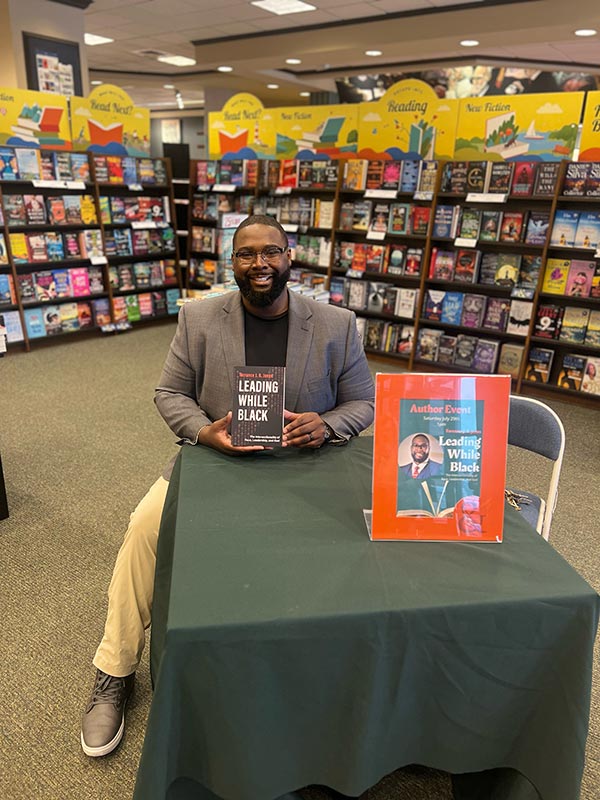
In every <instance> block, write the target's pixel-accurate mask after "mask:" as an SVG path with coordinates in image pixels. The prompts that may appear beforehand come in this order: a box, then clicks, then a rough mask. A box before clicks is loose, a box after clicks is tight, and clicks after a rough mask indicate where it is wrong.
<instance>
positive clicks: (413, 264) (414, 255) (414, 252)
mask: <svg viewBox="0 0 600 800" xmlns="http://www.w3.org/2000/svg"><path fill="white" fill-rule="evenodd" d="M422 262H423V248H422V247H409V248H407V250H406V263H405V265H404V274H405V275H410V276H417V275H420V273H421V264H422Z"/></svg>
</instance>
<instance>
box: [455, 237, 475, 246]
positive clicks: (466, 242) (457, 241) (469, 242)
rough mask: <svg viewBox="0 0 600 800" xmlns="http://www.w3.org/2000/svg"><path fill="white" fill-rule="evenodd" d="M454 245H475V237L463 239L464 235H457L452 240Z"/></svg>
mask: <svg viewBox="0 0 600 800" xmlns="http://www.w3.org/2000/svg"><path fill="white" fill-rule="evenodd" d="M454 247H477V239H465V238H464V236H457V237H456V239H455V240H454Z"/></svg>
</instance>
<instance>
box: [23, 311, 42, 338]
mask: <svg viewBox="0 0 600 800" xmlns="http://www.w3.org/2000/svg"><path fill="white" fill-rule="evenodd" d="M23 316H24V317H25V330H26V331H27V336H28V337H29V339H40V338H42V337H43V336H45V335H46V326H45V325H44V310H43V309H42V308H26V309H25V310H24V312H23Z"/></svg>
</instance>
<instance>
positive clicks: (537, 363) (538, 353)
mask: <svg viewBox="0 0 600 800" xmlns="http://www.w3.org/2000/svg"><path fill="white" fill-rule="evenodd" d="M553 360H554V350H551V349H550V348H548V347H532V348H531V349H530V350H529V354H528V356H527V364H526V365H525V380H527V381H535V382H536V383H549V382H550V371H551V370H552V362H553Z"/></svg>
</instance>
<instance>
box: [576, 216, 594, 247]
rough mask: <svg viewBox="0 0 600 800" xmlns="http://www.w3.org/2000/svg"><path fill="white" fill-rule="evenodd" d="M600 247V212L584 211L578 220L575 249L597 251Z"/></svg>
mask: <svg viewBox="0 0 600 800" xmlns="http://www.w3.org/2000/svg"><path fill="white" fill-rule="evenodd" d="M599 245H600V211H582V212H581V213H580V214H579V219H578V220H577V230H576V232H575V247H585V248H594V249H597V248H598V246H599Z"/></svg>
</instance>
